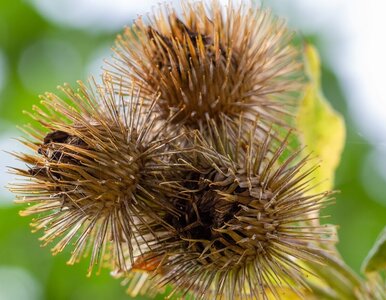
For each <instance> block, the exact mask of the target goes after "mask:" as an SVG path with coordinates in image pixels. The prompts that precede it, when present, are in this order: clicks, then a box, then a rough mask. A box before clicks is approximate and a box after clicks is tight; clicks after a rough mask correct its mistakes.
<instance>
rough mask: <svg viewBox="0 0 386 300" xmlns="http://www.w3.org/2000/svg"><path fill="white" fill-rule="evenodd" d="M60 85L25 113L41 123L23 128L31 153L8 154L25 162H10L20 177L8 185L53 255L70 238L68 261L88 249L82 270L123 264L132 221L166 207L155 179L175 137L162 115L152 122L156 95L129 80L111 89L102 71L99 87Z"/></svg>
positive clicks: (131, 247)
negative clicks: (128, 87)
mask: <svg viewBox="0 0 386 300" xmlns="http://www.w3.org/2000/svg"><path fill="white" fill-rule="evenodd" d="M61 90H62V92H64V94H65V97H62V98H60V97H58V96H56V95H54V94H52V93H47V94H45V95H44V96H42V107H41V108H39V107H34V111H33V113H31V114H30V115H31V116H32V118H33V119H35V120H36V121H37V122H39V123H40V125H41V128H42V130H38V129H36V128H37V127H33V126H28V127H27V128H26V132H27V133H28V135H29V138H26V139H25V140H22V142H23V143H24V144H25V145H26V146H28V147H29V148H30V149H32V151H33V153H28V154H25V153H15V154H14V155H15V156H16V157H17V158H19V159H20V160H21V161H23V162H25V163H26V164H27V166H28V169H14V172H15V173H16V174H17V175H19V176H22V177H23V178H24V179H25V180H23V181H21V182H18V183H14V184H12V185H11V190H12V191H13V192H14V193H16V194H17V195H18V198H17V202H18V203H28V205H29V206H28V207H27V208H26V209H25V210H23V211H22V212H21V215H23V216H26V215H36V216H37V217H36V218H35V219H34V220H33V222H32V227H33V229H34V230H36V231H37V230H43V232H44V235H43V236H42V237H41V240H42V241H43V244H44V245H46V244H48V243H51V242H54V243H56V245H55V246H54V247H53V249H52V252H53V253H54V254H56V253H58V252H61V251H62V250H63V249H64V248H65V247H66V246H71V245H74V248H73V250H72V255H71V259H70V260H69V263H70V264H72V263H74V262H76V261H78V260H79V259H80V258H81V257H82V256H83V255H87V254H90V253H91V258H90V267H89V273H91V272H92V269H93V266H94V265H95V264H99V265H100V266H102V265H103V264H104V263H105V262H106V263H109V264H110V267H112V268H118V269H120V268H123V269H124V268H125V267H126V264H127V263H128V261H130V260H131V259H132V256H133V253H135V252H136V251H138V249H137V246H136V244H137V243H138V239H141V236H140V235H138V232H137V230H136V227H137V226H138V224H143V223H146V222H147V221H145V220H146V218H152V219H160V218H161V217H162V214H166V213H171V214H173V213H174V212H173V211H174V207H173V206H172V205H170V204H169V202H168V201H167V200H166V199H165V198H164V197H163V195H162V192H161V188H160V186H159V184H158V182H157V180H158V179H157V178H159V175H158V173H160V172H161V173H162V172H163V171H165V170H166V169H168V168H170V167H169V166H168V165H167V164H166V163H164V162H163V160H164V158H165V156H166V153H167V151H168V148H169V146H170V144H172V141H173V140H174V139H175V138H176V137H175V136H174V135H172V136H166V134H165V131H164V130H163V129H164V126H166V125H167V123H168V121H166V122H163V124H159V123H157V122H156V120H155V117H154V114H153V108H154V105H155V103H156V101H157V99H156V98H143V97H142V96H141V95H140V91H139V90H138V89H136V88H134V87H133V89H132V91H131V93H130V94H129V95H126V96H122V95H119V94H118V93H117V91H116V90H114V89H113V86H112V84H111V83H110V82H109V80H108V78H107V77H105V78H104V81H103V84H102V86H97V85H96V84H92V85H91V88H88V87H86V86H85V85H84V84H82V83H80V86H79V90H78V91H74V90H73V89H71V88H70V87H68V86H64V87H62V88H61ZM149 99H150V100H149ZM47 131H48V133H46V132H47Z"/></svg>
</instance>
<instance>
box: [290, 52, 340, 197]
mask: <svg viewBox="0 0 386 300" xmlns="http://www.w3.org/2000/svg"><path fill="white" fill-rule="evenodd" d="M304 58H305V66H306V73H307V76H308V77H309V83H308V85H307V87H306V90H305V94H304V98H303V100H302V102H301V104H300V108H299V111H298V114H297V128H298V130H299V132H300V140H301V142H302V143H303V144H304V145H307V150H308V151H309V152H311V153H312V154H313V155H316V156H317V157H318V158H319V160H320V161H321V165H320V168H319V169H318V170H316V172H315V173H314V174H315V179H314V183H315V184H319V185H318V186H316V187H315V189H314V192H322V191H326V190H330V189H332V187H333V184H334V173H335V169H336V167H337V166H338V164H339V161H340V156H341V153H342V150H343V146H344V141H345V136H346V131H345V125H344V120H343V118H342V116H341V115H340V114H339V113H338V112H336V111H335V110H334V109H333V108H332V107H331V105H330V104H329V102H328V101H327V99H326V98H325V97H324V95H323V93H322V90H321V84H320V77H321V76H320V59H319V54H318V52H317V50H316V49H315V47H313V46H312V45H306V46H305V50H304Z"/></svg>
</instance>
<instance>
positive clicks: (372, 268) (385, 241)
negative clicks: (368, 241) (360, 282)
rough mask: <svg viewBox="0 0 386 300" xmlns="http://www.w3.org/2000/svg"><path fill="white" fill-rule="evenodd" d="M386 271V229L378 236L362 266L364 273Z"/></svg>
mask: <svg viewBox="0 0 386 300" xmlns="http://www.w3.org/2000/svg"><path fill="white" fill-rule="evenodd" d="M383 269H386V227H385V228H383V231H382V233H381V234H380V235H379V236H378V238H377V240H376V242H375V244H374V246H373V248H371V250H370V252H369V254H367V257H366V258H365V260H364V262H363V264H362V271H363V272H365V273H371V272H376V271H381V270H383Z"/></svg>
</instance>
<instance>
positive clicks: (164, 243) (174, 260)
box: [133, 121, 335, 299]
mask: <svg viewBox="0 0 386 300" xmlns="http://www.w3.org/2000/svg"><path fill="white" fill-rule="evenodd" d="M222 124H223V127H222V128H219V127H218V126H217V125H216V124H215V122H211V124H209V126H208V128H210V129H211V131H212V133H214V134H211V135H210V136H212V138H209V139H208V136H206V137H205V138H204V137H203V135H202V134H200V133H199V132H196V133H195V134H194V135H193V136H192V137H191V139H190V142H191V143H192V144H194V147H195V148H196V149H197V150H196V151H195V152H184V153H179V154H178V155H177V157H176V160H177V161H178V162H179V163H182V164H185V171H178V172H177V174H176V176H175V178H176V179H175V180H174V181H172V182H170V183H169V184H168V185H169V186H170V187H171V188H173V189H174V190H178V191H180V192H179V197H176V198H174V199H173V198H172V199H173V200H172V203H173V205H174V207H175V208H176V209H177V210H179V211H180V214H179V215H178V216H177V215H171V214H168V215H166V216H165V218H164V220H165V221H166V222H167V223H168V224H169V225H170V228H171V229H170V228H167V230H165V228H166V227H165V226H162V227H160V226H158V225H157V224H152V225H151V227H152V231H153V232H156V236H157V240H147V242H148V245H150V247H149V250H148V252H147V253H145V254H144V255H143V256H141V257H139V258H138V259H137V264H134V265H135V266H137V268H139V269H141V266H144V267H142V270H144V271H148V272H149V273H150V274H151V275H152V276H154V277H151V276H150V278H152V279H151V280H154V282H155V283H154V284H153V285H154V286H155V285H159V286H163V285H166V284H171V285H173V286H174V287H175V289H174V291H173V292H172V294H173V293H177V294H180V295H182V296H185V295H189V294H191V295H193V298H194V299H267V295H268V294H272V295H273V296H274V298H277V299H280V297H281V296H280V292H281V291H283V290H289V291H291V293H292V292H293V293H296V294H298V295H299V294H300V296H301V293H302V291H304V289H305V288H306V286H307V284H306V281H305V276H306V275H305V274H306V273H307V272H308V271H307V270H305V268H304V265H305V264H304V263H307V262H319V263H320V261H321V259H320V256H319V255H318V254H317V252H316V251H315V249H320V248H323V247H324V246H327V245H328V244H329V243H331V242H334V241H335V239H334V237H332V236H331V235H330V233H331V231H330V228H326V227H325V226H319V225H316V224H315V223H313V222H311V220H312V219H313V218H312V217H311V216H310V215H311V214H312V213H313V212H315V211H318V210H320V208H321V207H323V206H325V205H327V204H328V203H329V202H330V200H331V199H330V198H329V195H330V194H331V192H325V193H320V194H313V193H311V192H310V191H311V190H312V186H309V180H310V176H312V172H313V171H314V170H315V168H316V167H309V165H308V164H307V161H308V158H303V159H301V158H299V156H300V154H299V153H300V150H299V151H296V152H294V153H292V154H291V155H289V156H287V155H286V154H285V149H286V147H287V139H284V140H282V141H281V144H280V145H279V146H276V145H277V137H275V138H274V137H273V136H272V135H271V134H270V133H266V135H265V137H264V139H262V141H258V140H256V139H255V138H254V137H255V133H254V132H253V131H251V132H250V134H249V137H248V138H240V136H242V134H241V133H238V131H237V128H240V126H239V124H237V123H229V122H227V121H226V122H222ZM224 126H225V127H224ZM256 127H258V126H256ZM145 231H146V229H145ZM149 266H152V269H149ZM138 284H144V281H143V280H142V281H138ZM135 287H136V286H135V285H133V288H135Z"/></svg>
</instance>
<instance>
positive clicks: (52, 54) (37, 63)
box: [18, 39, 83, 93]
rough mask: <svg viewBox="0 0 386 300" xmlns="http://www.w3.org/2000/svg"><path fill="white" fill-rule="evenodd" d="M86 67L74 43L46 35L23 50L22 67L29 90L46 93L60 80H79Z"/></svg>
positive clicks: (21, 72)
mask: <svg viewBox="0 0 386 300" xmlns="http://www.w3.org/2000/svg"><path fill="white" fill-rule="evenodd" d="M82 67H83V66H82V63H81V58H80V55H79V53H78V52H77V50H76V49H75V48H74V47H73V46H72V45H71V44H69V43H66V42H64V41H60V40H50V39H42V40H39V41H37V42H36V43H35V44H32V45H31V46H29V47H28V48H27V49H26V50H25V51H24V52H23V53H22V56H21V58H20V62H19V70H18V71H19V76H20V78H21V80H22V82H23V84H24V86H25V87H26V88H27V89H28V90H30V91H31V92H33V93H42V92H45V91H46V90H53V89H54V88H55V87H56V86H57V85H58V84H63V83H64V82H70V83H71V82H73V81H75V80H77V79H78V78H79V77H80V76H79V75H80V74H82Z"/></svg>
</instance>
